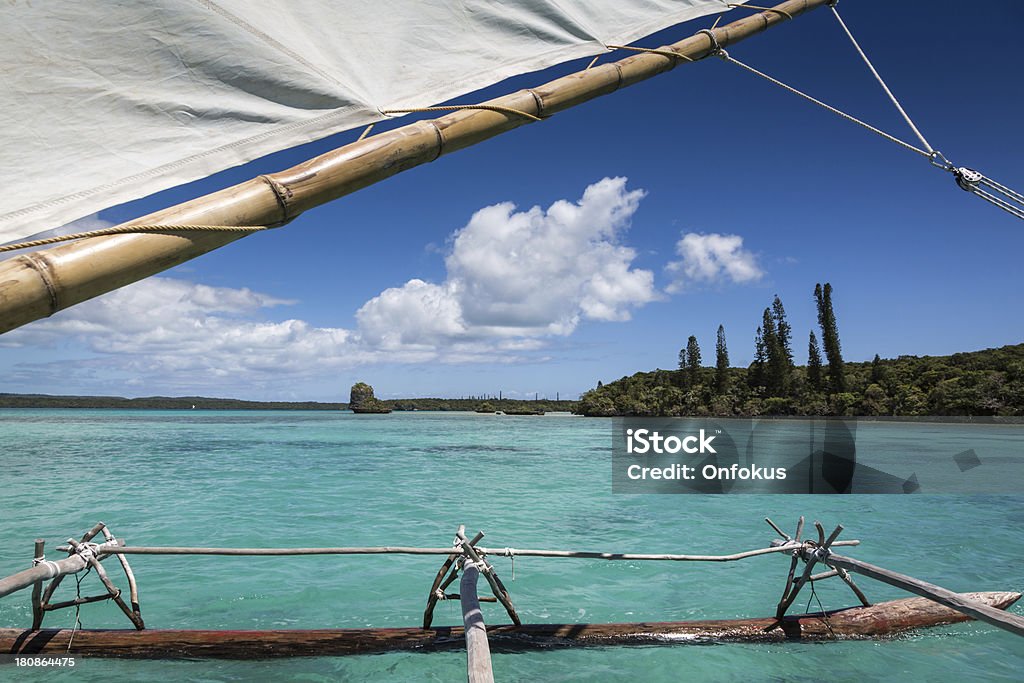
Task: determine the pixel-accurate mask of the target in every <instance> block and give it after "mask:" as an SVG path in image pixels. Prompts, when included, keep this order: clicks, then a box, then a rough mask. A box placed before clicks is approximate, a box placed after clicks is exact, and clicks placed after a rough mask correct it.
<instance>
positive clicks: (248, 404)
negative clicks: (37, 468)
mask: <svg viewBox="0 0 1024 683" xmlns="http://www.w3.org/2000/svg"><path fill="white" fill-rule="evenodd" d="M375 400H378V401H380V399H375ZM380 403H381V404H383V405H384V406H385V407H386V408H389V409H391V410H395V411H402V410H439V411H464V412H465V411H474V410H477V409H478V408H479V407H480V405H481V401H480V400H479V399H475V398H400V399H394V400H386V401H380ZM491 404H492V406H493V408H494V410H500V411H502V412H509V411H511V412H517V411H529V412H538V411H546V412H559V411H562V412H572V411H575V410H576V408H577V405H578V404H577V402H576V401H547V400H540V401H515V400H512V399H503V400H500V401H497V400H492V401H491ZM192 406H195V407H196V409H197V410H346V409H348V407H349V405H348V404H347V403H319V402H316V401H295V402H289V401H241V400H238V399H233V398H206V397H203V396H177V397H169V396H151V397H147V398H122V397H120V396H52V395H48V394H3V393H0V408H86V409H94V410H95V409H115V410H190V409H191V408H192Z"/></svg>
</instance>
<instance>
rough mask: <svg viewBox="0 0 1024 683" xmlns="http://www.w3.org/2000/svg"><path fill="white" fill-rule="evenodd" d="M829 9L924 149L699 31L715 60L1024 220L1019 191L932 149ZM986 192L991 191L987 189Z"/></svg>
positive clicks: (711, 32)
mask: <svg viewBox="0 0 1024 683" xmlns="http://www.w3.org/2000/svg"><path fill="white" fill-rule="evenodd" d="M744 6H745V7H753V5H744ZM829 7H830V8H831V10H832V13H833V14H834V15H835V17H836V20H838V21H839V25H840V26H841V27H842V29H843V31H844V32H845V33H846V36H847V37H848V38H849V39H850V42H851V43H853V47H854V48H855V49H856V50H857V53H858V54H859V55H860V57H861V59H863V60H864V63H865V64H867V66H868V69H869V70H870V71H871V73H872V74H873V75H874V77H875V79H876V80H877V81H878V83H879V85H881V86H882V90H884V91H885V94H886V95H887V96H888V97H889V100H890V101H892V103H893V105H894V106H895V107H896V109H897V111H899V113H900V115H901V116H902V117H903V120H904V121H906V122H907V125H908V126H910V129H911V130H912V131H914V135H916V136H917V139H918V140H920V141H921V144H922V145H923V146H924V149H921V148H920V147H916V146H915V145H912V144H910V143H909V142H906V141H904V140H901V139H900V138H897V137H896V136H894V135H890V134H889V133H886V132H885V131H883V130H881V129H879V128H876V127H874V126H872V125H871V124H869V123H865V122H864V121H861V120H860V119H858V118H856V117H854V116H851V115H850V114H847V113H846V112H844V111H841V110H839V109H836V108H835V107H833V106H831V105H828V104H825V103H824V102H822V101H821V100H819V99H816V98H814V97H811V96H810V95H808V94H807V93H805V92H802V91H800V90H797V89H796V88H794V87H793V86H791V85H787V84H786V83H783V82H782V81H780V80H778V79H777V78H773V77H771V76H769V75H768V74H766V73H764V72H763V71H758V70H757V69H755V68H754V67H752V66H750V65H749V64H744V63H743V62H741V61H739V60H738V59H734V58H733V57H731V56H730V55H729V53H728V52H726V51H725V50H723V49H722V48H721V46H720V45H719V44H718V40H717V38H716V37H715V34H714V32H713V31H711V30H708V29H702V30H701V31H698V33H703V34H705V35H706V36H708V38H709V39H710V40H711V52H710V53H709V56H710V55H714V56H717V57H720V58H721V59H723V60H725V61H726V62H729V63H731V64H735V65H736V66H739V67H741V68H743V69H745V70H747V71H749V72H750V73H752V74H754V75H755V76H760V77H761V78H763V79H765V80H766V81H768V82H769V83H773V84H775V85H777V86H779V87H780V88H782V89H783V90H786V91H788V92H791V93H793V94H794V95H797V96H799V97H802V98H803V99H805V100H807V101H808V102H811V103H812V104H816V105H818V106H819V107H821V108H823V109H826V110H828V111H830V112H832V113H833V114H835V115H836V116H839V117H840V118H843V119H845V120H847V121H849V122H851V123H855V124H857V125H858V126H860V127H861V128H864V129H865V130H868V131H870V132H872V133H874V134H876V135H878V136H880V137H882V138H885V139H886V140H889V141H890V142H894V143H896V144H897V145H899V146H900V147H903V148H904V149H907V150H910V151H911V152H916V153H917V154H920V155H921V156H923V157H925V158H926V159H928V161H929V162H931V164H932V165H933V166H936V167H938V168H941V169H942V170H944V171H948V172H950V173H952V174H953V176H954V177H955V178H956V183H957V185H959V186H960V188H961V189H963V190H965V191H967V192H970V193H971V194H974V195H977V196H978V197H980V198H982V199H984V200H985V201H986V202H988V203H989V204H992V205H993V206H996V207H998V208H1000V209H1002V210H1003V211H1005V212H1007V213H1009V214H1010V215H1011V216H1015V217H1017V218H1020V219H1021V220H1024V194H1021V193H1020V192H1017V191H1016V190H1012V189H1010V188H1009V187H1006V186H1005V185H1003V184H1002V183H998V182H996V181H994V180H992V179H991V178H988V177H986V176H985V175H983V174H982V173H979V172H978V171H975V170H972V169H969V168H964V167H960V168H958V167H957V166H955V165H954V164H953V163H951V162H950V161H949V160H948V159H946V157H945V156H943V154H942V152H940V151H938V150H936V149H935V148H934V147H932V146H931V144H930V143H929V142H928V140H927V139H925V137H924V135H922V134H921V131H920V130H918V128H917V126H916V125H914V122H913V121H912V120H911V118H910V116H909V115H908V114H907V112H906V110H905V109H904V108H903V106H902V105H901V104H900V102H899V100H897V99H896V96H895V95H893V93H892V90H890V89H889V86H888V85H886V83H885V81H884V80H882V77H881V75H879V73H878V71H877V70H876V69H875V67H874V65H873V64H872V63H871V60H870V59H868V56H867V55H866V54H865V53H864V50H863V49H861V47H860V44H859V43H857V40H856V39H855V38H854V37H853V34H852V33H851V32H850V29H849V27H847V25H846V23H845V22H844V21H843V18H842V17H841V16H839V12H838V11H837V10H836V8H835V2H831V3H829ZM983 188H987V189H983ZM988 190H991V191H992V192H989V191H988ZM993 192H994V193H998V194H993ZM999 195H1003V196H999Z"/></svg>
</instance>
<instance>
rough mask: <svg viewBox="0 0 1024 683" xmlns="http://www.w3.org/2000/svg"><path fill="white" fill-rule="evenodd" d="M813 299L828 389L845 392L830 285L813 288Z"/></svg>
mask: <svg viewBox="0 0 1024 683" xmlns="http://www.w3.org/2000/svg"><path fill="white" fill-rule="evenodd" d="M814 299H815V301H816V302H817V304H818V324H819V325H821V341H822V343H823V344H824V345H825V357H826V358H827V359H828V379H829V388H830V389H831V391H832V392H833V393H840V392H843V391H846V374H845V368H844V367H843V352H842V347H841V345H840V343H839V327H838V325H837V324H836V315H835V312H834V311H833V310H832V285H831V284H829V283H828V282H826V283H825V286H824V287H822V286H821V284H820V283H819V284H816V285H815V286H814Z"/></svg>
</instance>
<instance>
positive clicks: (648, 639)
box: [0, 592, 1021, 659]
mask: <svg viewBox="0 0 1024 683" xmlns="http://www.w3.org/2000/svg"><path fill="white" fill-rule="evenodd" d="M964 597H965V598H967V599H970V600H972V601H976V602H982V603H984V604H986V605H988V606H991V607H993V608H996V609H1006V608H1007V607H1009V606H1010V605H1012V604H1013V603H1015V602H1016V601H1017V600H1018V599H1020V597H1021V595H1020V593H1007V592H1002V593H999V592H993V593H966V594H964ZM969 620H970V617H967V616H965V615H963V614H960V613H959V612H956V611H955V610H952V609H949V608H947V607H943V606H941V605H938V604H936V603H934V602H932V601H931V600H927V599H925V598H904V599H902V600H893V601H891V602H882V603H878V604H877V605H872V606H871V607H850V608H847V609H840V610H833V611H829V612H818V613H812V614H801V615H791V616H787V617H784V618H783V619H782V621H781V622H780V621H779V620H777V619H775V618H774V617H765V618H760V619H724V620H709V621H675V622H672V621H668V622H640V623H627V624H522V625H521V626H515V625H513V624H503V625H500V626H488V627H487V629H486V636H485V638H484V642H485V643H489V646H490V649H491V650H493V651H509V650H524V649H532V648H550V647H571V646H611V645H671V644H686V643H713V642H721V643H737V642H744V643H764V642H780V641H786V640H792V641H833V640H856V639H862V640H863V639H872V638H889V637H892V636H896V635H899V634H901V633H906V632H907V631H910V630H913V629H919V628H926V627H929V626H940V625H943V624H953V623H957V622H963V621H969ZM464 642H465V629H464V628H463V627H461V626H433V627H431V628H427V629H424V628H419V627H409V628H362V629H316V630H301V629H289V630H271V631H203V630H170V629H147V630H144V631H132V630H128V629H121V630H101V629H84V630H78V631H76V632H75V633H74V635H73V636H72V629H68V628H63V629H43V630H40V631H31V630H28V629H24V630H23V629H13V628H6V629H0V652H2V653H10V654H47V653H61V654H71V655H82V656H94V657H140V658H161V657H220V658H226V659H253V658H262V657H301V656H311V657H312V656H317V657H324V656H335V655H362V654H374V653H381V652H391V651H398V650H406V651H412V652H436V651H439V650H453V649H458V648H460V647H462V646H463V643H464ZM69 648H70V649H69Z"/></svg>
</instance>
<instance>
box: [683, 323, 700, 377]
mask: <svg viewBox="0 0 1024 683" xmlns="http://www.w3.org/2000/svg"><path fill="white" fill-rule="evenodd" d="M686 374H687V376H688V378H689V380H690V386H691V387H693V386H697V382H698V381H699V380H700V346H699V345H698V344H697V338H696V337H695V336H693V335H692V334H691V335H690V338H689V339H687V340H686Z"/></svg>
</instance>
